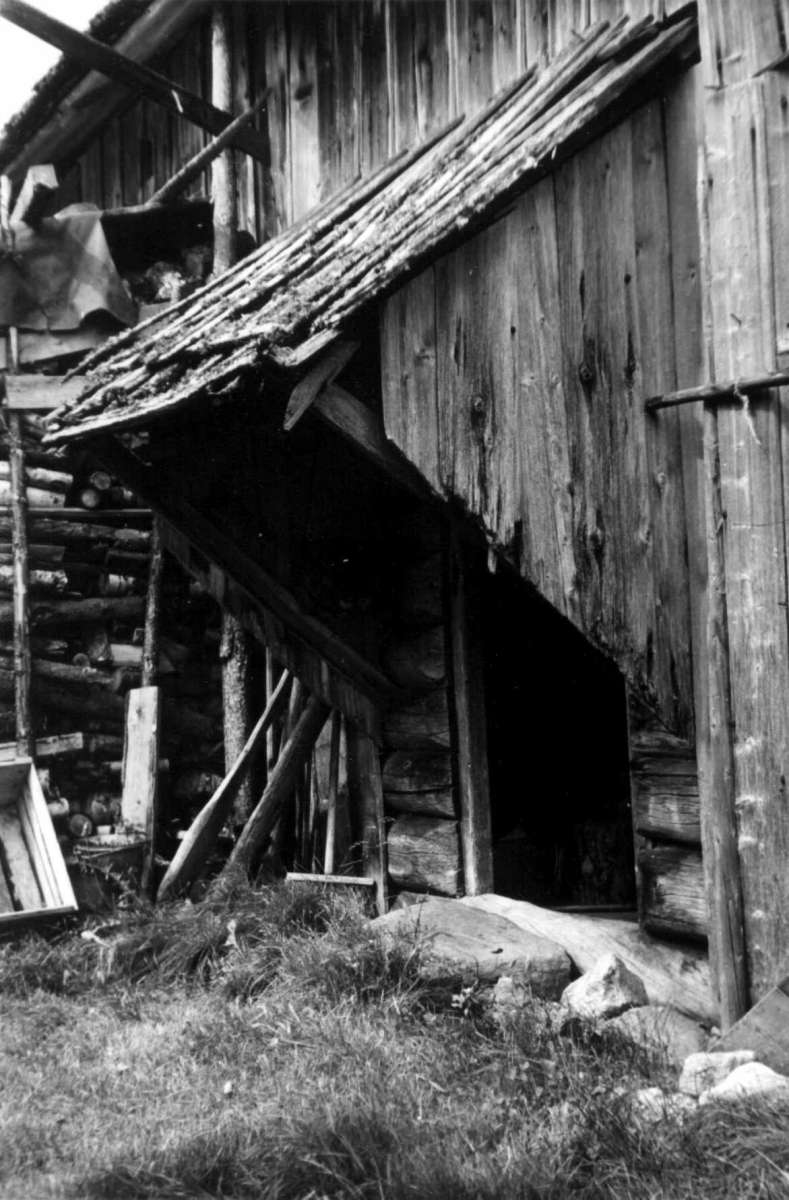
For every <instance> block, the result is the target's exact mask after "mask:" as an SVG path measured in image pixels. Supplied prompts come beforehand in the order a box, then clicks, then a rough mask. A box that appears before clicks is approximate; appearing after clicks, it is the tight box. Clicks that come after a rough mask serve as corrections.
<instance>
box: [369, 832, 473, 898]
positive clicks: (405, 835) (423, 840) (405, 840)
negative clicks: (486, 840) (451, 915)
mask: <svg viewBox="0 0 789 1200" xmlns="http://www.w3.org/2000/svg"><path fill="white" fill-rule="evenodd" d="M387 852H388V856H389V877H390V879H391V880H392V881H393V882H394V883H396V884H397V885H398V887H400V888H412V889H414V890H415V891H420V892H424V891H429V892H435V893H437V894H438V895H440V896H457V895H458V894H459V893H460V882H461V878H462V867H461V861H460V838H459V835H458V823H457V821H445V820H442V819H441V818H439V817H420V816H405V817H398V818H397V820H396V821H395V822H394V823H393V824H392V825H391V826H390V828H389V838H388V842H387Z"/></svg>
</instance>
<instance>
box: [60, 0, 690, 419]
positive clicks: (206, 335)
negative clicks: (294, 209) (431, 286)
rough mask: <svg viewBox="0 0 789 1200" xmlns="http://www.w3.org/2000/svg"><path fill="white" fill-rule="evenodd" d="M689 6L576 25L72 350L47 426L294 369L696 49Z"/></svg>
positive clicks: (111, 415) (162, 403)
mask: <svg viewBox="0 0 789 1200" xmlns="http://www.w3.org/2000/svg"><path fill="white" fill-rule="evenodd" d="M694 9H695V6H688V7H686V8H685V9H683V10H681V11H680V12H679V13H678V14H675V15H674V16H673V17H672V18H671V19H669V20H668V21H662V22H660V21H657V20H655V19H653V18H646V19H644V20H643V21H639V22H637V23H630V22H628V21H627V19H626V18H623V19H622V20H620V21H618V22H615V23H613V24H609V23H608V22H599V23H597V24H595V25H593V26H591V27H590V28H589V29H588V30H587V31H586V32H585V33H584V34H583V35H582V36H579V37H578V39H577V40H576V41H575V42H574V43H573V44H572V45H571V46H570V47H568V48H567V49H566V50H565V51H564V52H563V53H562V54H561V55H559V56H558V57H557V58H556V59H555V60H554V61H553V62H552V63H551V64H550V65H549V66H547V67H546V68H545V69H544V70H542V71H541V72H537V71H534V70H531V71H528V72H527V73H526V74H525V75H523V76H522V77H521V78H520V79H518V80H517V81H515V83H514V84H512V85H511V86H509V87H508V88H507V89H505V90H504V91H503V92H501V93H500V94H499V95H497V96H496V97H494V98H493V99H492V100H491V101H490V102H489V103H488V105H487V106H486V107H485V108H484V109H483V110H482V111H481V112H480V113H478V114H476V115H475V116H473V117H471V118H469V119H467V120H463V121H461V122H460V123H458V124H456V125H455V127H454V128H451V129H450V130H449V131H448V132H444V133H443V134H442V135H439V136H438V137H437V138H435V139H433V141H432V142H429V143H427V144H425V145H423V146H421V147H418V148H417V149H416V150H415V151H412V152H411V153H409V154H403V155H400V156H399V157H398V158H395V159H393V160H391V161H390V162H389V163H387V164H386V165H385V166H384V167H382V168H380V169H379V170H378V171H376V172H375V173H374V174H373V175H371V176H369V177H367V178H365V179H362V180H360V181H357V182H355V183H353V184H351V185H349V186H348V187H346V188H345V189H344V190H343V191H342V192H340V193H339V194H338V195H336V196H334V197H333V198H332V199H330V200H329V201H327V202H326V203H325V204H323V205H321V206H320V207H319V208H317V209H316V210H313V212H312V213H310V214H308V216H307V217H306V218H304V219H302V220H301V221H300V222H298V223H296V224H295V225H293V226H291V227H290V228H289V229H287V230H285V231H284V232H283V233H281V234H280V235H279V236H278V237H276V238H274V239H272V240H271V241H269V242H266V243H265V244H264V245H263V246H261V247H260V248H259V249H258V250H256V251H255V252H254V253H253V254H251V255H250V256H249V257H248V258H246V259H244V260H242V261H241V262H240V263H238V264H237V265H236V266H235V267H233V268H231V270H230V271H228V272H226V273H225V274H223V275H221V276H219V277H217V278H216V279H213V280H211V281H210V282H209V283H208V284H206V285H205V286H204V287H203V288H201V289H200V290H199V291H198V292H196V293H194V294H193V295H191V296H190V297H188V298H185V299H184V300H181V301H179V302H178V303H177V304H175V305H172V306H170V307H169V308H167V309H166V310H165V311H163V312H162V313H160V314H156V315H155V316H154V317H152V318H151V319H150V320H148V321H147V322H145V323H144V324H141V325H138V326H136V327H135V328H134V329H131V330H128V331H126V332H124V333H123V334H121V335H119V336H118V337H116V338H114V339H113V340H112V341H111V342H108V343H107V344H106V345H105V346H103V347H101V348H100V349H99V350H97V351H96V352H94V353H93V354H92V355H91V356H90V357H89V359H87V360H86V362H85V363H84V364H83V365H82V366H81V368H80V373H84V374H86V379H85V388H84V389H83V391H82V392H81V393H80V395H79V396H78V397H77V398H76V399H74V400H72V401H69V402H67V403H64V404H63V405H62V406H61V407H60V408H59V409H57V410H56V411H55V412H54V413H52V414H51V416H50V418H49V421H48V425H49V430H50V432H49V434H48V439H51V440H55V441H65V440H69V439H71V438H76V437H81V436H87V435H88V434H93V433H98V432H106V431H108V430H111V429H113V430H116V429H122V428H127V427H130V426H134V425H139V424H143V423H146V422H147V421H149V420H150V419H152V418H153V417H156V416H159V415H164V414H166V413H170V412H172V411H173V410H174V409H176V408H179V407H181V406H183V405H185V404H187V403H189V402H190V401H192V400H194V399H196V398H198V397H199V396H205V395H211V394H214V395H217V394H226V393H228V392H230V391H232V389H233V387H234V386H235V384H236V383H237V382H238V381H239V380H240V378H241V377H242V376H244V375H245V374H247V373H250V372H260V371H261V370H263V369H265V368H266V367H272V368H279V369H285V370H289V371H296V370H298V369H303V368H304V367H305V366H306V365H307V364H308V363H309V362H310V361H311V360H312V359H313V358H315V357H316V355H317V354H319V353H321V352H322V351H324V350H325V349H326V347H327V346H328V345H330V344H331V343H332V342H334V341H335V340H336V339H337V338H338V337H340V336H342V334H343V331H344V330H346V329H347V327H348V325H349V324H350V323H351V322H352V321H353V319H354V318H355V317H356V316H357V315H358V314H359V313H360V312H361V311H362V310H363V309H364V308H366V307H367V306H368V305H370V304H371V303H373V302H375V301H378V300H379V299H381V298H382V297H383V296H385V295H387V294H389V293H390V292H392V291H393V290H395V289H396V288H397V287H398V286H401V285H402V284H403V283H404V282H405V280H406V279H407V278H409V277H410V276H411V275H413V274H414V273H416V272H417V271H418V270H420V269H421V268H422V267H423V266H424V265H425V264H426V263H427V262H429V261H431V259H432V258H434V257H436V256H437V255H438V254H440V253H442V252H444V251H446V250H447V249H449V248H450V247H451V246H452V245H453V244H457V243H458V242H459V241H460V240H462V239H463V238H465V237H468V236H470V234H471V233H473V232H475V231H476V230H477V229H479V228H481V227H482V226H483V225H485V224H487V223H489V222H490V221H491V220H493V219H495V217H496V216H497V215H499V214H500V213H501V212H502V210H503V208H504V207H505V206H506V204H507V203H509V202H510V201H511V199H512V197H513V196H514V195H516V194H517V193H518V192H520V191H522V190H523V189H524V188H525V187H527V186H528V185H529V184H530V183H532V182H533V181H534V180H536V179H537V178H539V177H541V176H542V175H544V174H545V173H546V172H547V171H549V170H550V169H551V168H552V166H553V165H554V164H555V162H556V160H557V158H558V157H559V156H564V155H566V154H568V153H570V152H571V151H572V149H573V148H574V147H576V146H577V145H579V143H580V141H581V140H582V139H584V138H586V137H588V136H589V133H590V130H593V129H594V128H595V126H596V125H597V124H599V122H600V121H601V119H606V118H608V119H611V117H612V115H614V114H615V113H616V111H617V106H618V105H620V106H621V105H622V103H623V101H624V100H626V98H627V97H628V96H631V95H632V92H633V89H634V88H639V87H642V86H643V84H644V82H645V81H646V80H648V79H650V78H652V77H655V76H656V74H659V73H661V72H662V71H664V70H665V69H671V70H674V69H677V68H678V67H681V66H687V65H689V64H690V63H691V62H693V61H697V58H698V33H697V25H696V18H695V11H693V10H694Z"/></svg>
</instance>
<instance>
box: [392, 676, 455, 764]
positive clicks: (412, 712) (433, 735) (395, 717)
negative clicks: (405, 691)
mask: <svg viewBox="0 0 789 1200" xmlns="http://www.w3.org/2000/svg"><path fill="white" fill-rule="evenodd" d="M383 736H384V744H385V745H386V746H387V747H388V748H389V749H392V750H431V749H436V748H437V749H442V748H448V747H449V746H450V744H451V741H450V729H449V705H448V702H447V693H446V689H445V688H437V689H436V690H435V691H433V692H428V693H427V694H426V695H425V696H420V697H419V699H418V700H414V701H412V702H411V703H410V704H408V705H403V706H402V707H400V706H398V707H397V708H392V709H390V710H389V711H388V712H387V713H385V715H384V722H383Z"/></svg>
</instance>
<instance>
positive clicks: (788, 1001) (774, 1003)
mask: <svg viewBox="0 0 789 1200" xmlns="http://www.w3.org/2000/svg"><path fill="white" fill-rule="evenodd" d="M711 1049H713V1050H716V1051H717V1050H753V1052H754V1054H755V1055H756V1061H757V1062H761V1063H765V1064H766V1066H768V1067H772V1069H773V1070H774V1071H779V1072H780V1073H781V1074H782V1075H787V1074H789V980H786V979H784V980H782V982H781V983H780V984H778V985H777V986H776V987H774V988H771V989H770V991H769V992H767V994H766V995H765V996H762V998H761V1000H760V1001H759V1002H758V1004H755V1005H754V1007H753V1008H752V1009H751V1010H750V1011H749V1012H747V1013H746V1014H745V1016H744V1017H742V1018H741V1019H740V1020H739V1021H738V1022H737V1023H736V1025H733V1026H732V1027H731V1029H729V1030H728V1031H727V1032H726V1033H725V1034H724V1035H723V1037H722V1038H720V1039H719V1040H718V1041H716V1042H715V1043H714V1044H713V1046H712V1047H711Z"/></svg>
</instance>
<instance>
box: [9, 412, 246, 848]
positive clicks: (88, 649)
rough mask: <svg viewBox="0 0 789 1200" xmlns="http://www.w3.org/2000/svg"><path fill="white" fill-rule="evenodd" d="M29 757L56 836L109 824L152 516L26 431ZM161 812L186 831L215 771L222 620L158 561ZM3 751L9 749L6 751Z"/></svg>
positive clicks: (171, 566)
mask: <svg viewBox="0 0 789 1200" xmlns="http://www.w3.org/2000/svg"><path fill="white" fill-rule="evenodd" d="M22 431H23V442H24V451H25V464H26V482H27V489H26V491H27V504H28V520H27V525H28V557H29V609H30V630H31V651H32V686H33V720H34V728H35V732H36V739H37V747H36V759H37V762H38V765H39V768H40V772H41V773H42V775H43V781H44V783H45V787H46V790H47V792H48V796H49V799H50V804H51V811H52V813H53V816H54V817H55V819H56V825H57V829H58V832H59V834H60V835H61V837H62V838H63V839H64V840H68V841H69V842H74V841H78V840H81V839H83V838H85V837H88V836H90V835H92V834H94V833H95V832H96V831H98V830H104V829H106V828H107V827H112V826H114V825H115V823H116V822H117V821H118V819H119V813H120V796H121V789H122V783H121V771H122V761H123V739H124V723H125V709H126V693H127V692H128V691H129V689H130V688H132V687H137V686H139V683H140V678H141V670H142V655H143V624H144V615H145V604H146V589H147V585H148V575H149V567H150V553H151V513H150V511H149V510H148V509H143V508H140V507H139V506H138V504H137V502H136V500H135V498H134V496H133V495H131V493H129V492H127V491H125V490H124V489H123V488H122V487H121V486H120V485H119V484H118V482H117V481H116V480H115V479H113V478H112V476H111V475H109V474H108V473H107V472H106V471H104V470H102V469H101V467H100V466H99V465H98V464H97V463H95V462H94V461H92V460H91V459H90V457H89V456H86V455H85V454H80V455H77V454H72V453H68V454H67V453H64V452H63V451H59V450H53V449H51V448H46V449H45V448H43V447H42V444H41V439H42V436H43V426H42V424H41V422H40V421H39V419H38V418H36V417H34V416H32V415H30V416H26V417H25V419H24V421H23V426H22ZM8 493H9V483H8V439H7V436H6V435H5V433H4V432H3V434H2V437H0V504H2V505H3V507H2V508H1V509H0V734H2V737H4V738H6V739H8V740H9V741H10V740H11V739H13V738H14V733H15V726H14V673H13V612H12V593H13V582H12V568H11V562H12V556H11V516H10V513H9V511H8V508H7V505H8V503H9V495H8ZM158 669H159V680H158V682H159V683H160V686H161V690H162V694H163V696H162V727H161V761H160V796H161V804H160V812H161V814H162V816H163V818H164V823H165V825H167V823H168V822H169V823H170V824H171V825H172V827H173V829H175V828H177V827H182V826H184V825H186V824H188V823H189V820H190V819H191V815H192V814H193V813H194V812H195V811H197V810H198V809H199V808H200V806H201V805H202V803H203V802H204V800H205V799H206V798H207V797H208V796H209V795H210V794H211V792H212V791H213V790H214V788H215V786H216V785H217V783H218V782H219V780H220V778H221V774H222V772H223V747H222V701H221V666H220V662H219V610H218V608H217V606H216V605H215V603H214V602H213V601H212V600H211V599H210V598H209V597H207V596H206V595H204V594H203V593H202V592H201V590H200V589H199V588H198V587H196V586H195V585H194V584H191V583H190V582H189V580H188V579H187V578H186V576H185V575H184V574H183V572H182V571H181V570H180V568H179V567H178V566H177V564H175V563H174V562H173V561H171V560H169V559H166V560H165V569H164V573H163V581H162V591H161V637H160V653H159V661H158ZM7 749H8V750H9V751H10V748H7Z"/></svg>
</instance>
